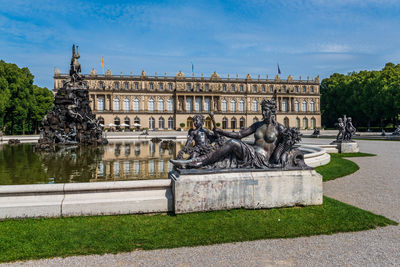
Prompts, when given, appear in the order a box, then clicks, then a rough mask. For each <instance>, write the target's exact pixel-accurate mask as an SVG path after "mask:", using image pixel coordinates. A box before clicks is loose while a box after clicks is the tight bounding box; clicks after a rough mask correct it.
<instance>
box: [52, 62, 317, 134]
mask: <svg viewBox="0 0 400 267" xmlns="http://www.w3.org/2000/svg"><path fill="white" fill-rule="evenodd" d="M67 78H68V75H67V74H60V72H59V71H58V70H57V69H55V71H54V91H57V90H58V89H59V88H61V87H62V84H63V81H64V80H66V79H67ZM84 79H85V85H86V86H87V89H88V90H89V95H90V99H91V107H92V109H93V112H94V113H95V114H96V116H97V118H99V119H100V120H101V121H102V122H101V123H102V124H104V125H105V128H110V127H114V126H113V124H115V125H118V127H121V128H124V127H126V126H124V125H129V126H130V127H131V128H135V126H136V127H139V126H138V125H140V128H148V129H150V130H174V129H178V128H184V129H188V128H190V127H192V126H193V119H192V118H193V115H195V114H197V113H201V114H203V115H204V116H205V118H206V126H207V127H208V128H211V127H212V124H211V120H210V118H209V117H208V116H207V115H208V113H209V112H210V111H213V112H214V114H215V119H216V122H217V123H220V127H221V128H223V129H228V130H235V131H237V130H239V129H240V128H245V127H248V126H250V125H251V124H252V123H253V122H255V121H257V120H260V119H262V116H261V106H260V103H261V101H262V99H263V98H272V96H273V92H274V90H276V92H277V106H278V110H277V120H278V122H280V123H282V124H284V125H285V126H289V127H298V128H300V129H313V128H316V127H317V128H319V127H321V112H320V91H319V89H320V88H319V87H320V86H319V78H318V77H316V78H315V79H312V80H309V79H307V80H301V79H299V80H294V79H293V78H292V77H291V76H289V77H288V79H287V80H281V79H280V77H279V76H278V75H277V76H276V77H275V78H274V79H268V78H264V79H263V78H260V77H259V76H258V77H251V76H250V75H247V77H246V78H244V79H243V78H238V77H237V75H236V77H229V76H228V77H226V78H221V77H220V76H219V75H218V74H217V73H216V72H214V73H213V74H212V75H211V77H203V75H202V76H201V77H194V76H190V77H185V75H184V74H183V73H182V72H181V71H179V72H178V73H177V75H176V76H174V77H171V76H167V75H164V76H157V74H156V75H154V76H149V75H147V74H146V73H145V72H144V71H142V73H141V75H140V76H139V75H122V73H121V75H113V74H112V73H111V71H110V70H107V72H106V73H105V75H99V74H97V73H96V71H95V70H94V69H93V70H92V71H91V72H90V74H89V75H84ZM183 125H184V126H183ZM182 126H183V127H182Z"/></svg>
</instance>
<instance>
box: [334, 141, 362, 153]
mask: <svg viewBox="0 0 400 267" xmlns="http://www.w3.org/2000/svg"><path fill="white" fill-rule="evenodd" d="M338 150H339V153H357V152H360V148H359V147H358V144H357V143H356V142H343V143H338Z"/></svg>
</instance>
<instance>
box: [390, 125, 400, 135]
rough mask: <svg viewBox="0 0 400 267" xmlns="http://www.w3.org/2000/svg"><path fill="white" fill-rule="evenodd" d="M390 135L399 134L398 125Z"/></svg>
mask: <svg viewBox="0 0 400 267" xmlns="http://www.w3.org/2000/svg"><path fill="white" fill-rule="evenodd" d="M392 135H400V126H398V127H397V128H396V130H394V132H393V133H392Z"/></svg>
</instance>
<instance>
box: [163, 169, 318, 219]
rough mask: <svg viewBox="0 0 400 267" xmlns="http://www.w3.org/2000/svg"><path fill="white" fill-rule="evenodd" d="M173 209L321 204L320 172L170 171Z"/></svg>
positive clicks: (193, 210)
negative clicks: (204, 172) (202, 172)
mask: <svg viewBox="0 0 400 267" xmlns="http://www.w3.org/2000/svg"><path fill="white" fill-rule="evenodd" d="M169 176H170V178H171V179H172V192H173V195H174V211H175V213H177V214H178V213H188V212H199V211H211V210H227V209H235V208H246V209H261V208H277V207H290V206H296V205H301V206H308V205H321V204H322V176H321V175H320V174H318V173H317V172H315V171H314V170H290V171H256V170H249V171H237V172H224V173H206V174H201V173H200V174H199V173H198V174H195V173H190V172H189V173H186V174H185V172H182V173H178V172H176V171H171V172H170V173H169Z"/></svg>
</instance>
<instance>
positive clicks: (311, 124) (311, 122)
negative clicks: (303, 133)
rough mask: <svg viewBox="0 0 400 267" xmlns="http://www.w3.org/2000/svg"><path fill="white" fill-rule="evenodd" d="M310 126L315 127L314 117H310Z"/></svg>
mask: <svg viewBox="0 0 400 267" xmlns="http://www.w3.org/2000/svg"><path fill="white" fill-rule="evenodd" d="M310 127H311V129H315V118H311V121H310Z"/></svg>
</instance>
